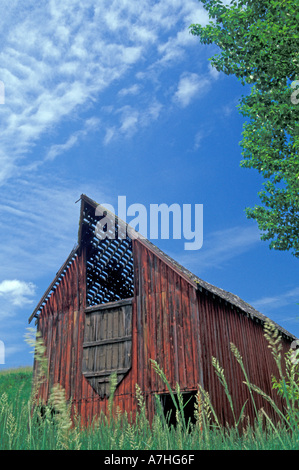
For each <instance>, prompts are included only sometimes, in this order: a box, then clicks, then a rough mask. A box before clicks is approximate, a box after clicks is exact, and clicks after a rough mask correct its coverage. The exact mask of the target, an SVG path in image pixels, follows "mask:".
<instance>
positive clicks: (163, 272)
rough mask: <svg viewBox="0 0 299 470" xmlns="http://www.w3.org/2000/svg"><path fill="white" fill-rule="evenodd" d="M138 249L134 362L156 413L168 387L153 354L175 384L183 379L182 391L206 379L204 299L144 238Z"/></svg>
mask: <svg viewBox="0 0 299 470" xmlns="http://www.w3.org/2000/svg"><path fill="white" fill-rule="evenodd" d="M133 254H134V263H135V301H136V330H137V331H136V336H135V338H138V341H136V345H135V346H136V352H135V354H134V356H133V367H134V374H136V379H137V382H138V384H139V386H140V387H141V389H142V390H143V391H144V393H145V395H146V398H147V403H148V409H149V417H151V416H152V413H153V410H154V408H153V406H154V400H153V396H154V394H155V393H161V392H167V387H166V385H165V384H164V383H163V382H162V381H161V379H160V378H159V377H158V375H157V374H156V372H155V371H154V370H153V367H152V365H151V362H150V359H154V360H155V361H157V363H158V364H159V366H160V367H161V368H162V369H163V371H164V373H165V375H166V377H167V380H168V381H169V383H170V384H171V386H172V388H173V389H174V388H175V386H176V383H179V385H180V388H181V390H182V391H189V390H190V391H191V390H196V389H197V384H198V383H199V382H201V380H202V378H201V374H202V367H201V351H200V336H199V323H198V322H199V319H198V303H197V297H196V290H195V288H194V287H193V286H192V285H191V284H190V283H189V282H188V281H187V280H185V279H184V278H183V277H182V276H181V275H180V274H179V273H178V272H176V270H174V269H173V268H172V267H170V266H168V265H167V264H166V263H165V262H164V261H163V260H161V259H160V258H159V256H157V255H156V254H154V253H153V252H151V251H150V250H149V249H147V248H146V247H145V246H144V245H143V244H142V243H140V242H139V241H134V244H133ZM135 371H136V372H135Z"/></svg>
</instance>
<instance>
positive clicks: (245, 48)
mask: <svg viewBox="0 0 299 470" xmlns="http://www.w3.org/2000/svg"><path fill="white" fill-rule="evenodd" d="M202 3H203V4H204V7H205V9H206V10H207V12H208V14H209V17H210V22H209V24H208V25H206V26H201V25H198V24H193V25H191V27H190V28H191V33H192V34H193V35H195V36H199V39H200V42H201V43H203V44H216V45H217V46H218V47H219V50H220V53H219V54H215V55H214V57H212V58H211V59H210V60H211V64H212V65H213V66H214V67H215V68H216V69H217V70H218V71H222V72H224V73H225V74H227V75H235V76H236V77H237V78H238V79H239V80H240V81H241V83H242V84H243V85H245V84H248V85H250V86H251V93H250V94H249V95H247V96H243V97H242V99H241V101H240V104H239V109H240V112H241V113H242V115H243V116H244V117H245V118H248V121H246V122H245V124H244V131H243V140H242V141H241V147H242V149H243V152H242V155H243V157H244V160H242V161H241V166H242V167H244V168H254V169H256V170H258V172H259V173H260V174H262V176H263V177H264V178H265V179H266V180H267V181H266V182H265V183H264V189H263V190H262V191H260V192H259V197H260V199H261V202H262V205H261V206H257V205H256V206H255V207H254V208H248V209H246V213H247V217H248V218H252V219H255V220H256V221H257V223H258V226H259V229H260V230H261V232H262V234H261V239H262V240H271V242H270V248H274V249H276V250H291V252H292V253H293V255H294V256H296V257H299V235H298V234H299V158H298V150H299V119H298V118H299V102H298V99H296V98H297V96H298V94H299V90H297V91H296V83H297V81H296V80H298V78H299V33H298V22H299V14H298V11H299V0H284V1H283V2H281V1H277V0H264V1H262V2H257V1H256V0H247V1H245V0H233V1H232V2H231V3H230V4H229V5H224V4H223V2H222V1H221V0H202ZM294 84H295V89H294ZM292 86H293V87H292ZM298 86H299V83H298V84H297V87H298ZM292 97H293V99H292ZM294 98H295V99H294Z"/></svg>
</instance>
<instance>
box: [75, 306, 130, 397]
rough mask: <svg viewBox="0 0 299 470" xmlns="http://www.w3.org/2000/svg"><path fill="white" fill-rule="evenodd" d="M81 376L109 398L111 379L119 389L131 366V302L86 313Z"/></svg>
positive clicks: (93, 309)
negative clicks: (113, 374) (113, 378)
mask: <svg viewBox="0 0 299 470" xmlns="http://www.w3.org/2000/svg"><path fill="white" fill-rule="evenodd" d="M85 314H86V315H85V328H84V343H83V363H82V368H83V370H82V372H83V375H84V377H85V378H86V379H87V380H88V382H89V383H90V385H91V386H92V387H93V388H94V390H95V391H96V392H97V393H98V394H99V395H100V397H101V398H103V397H104V396H106V397H109V394H110V376H111V374H112V373H116V376H117V385H118V384H119V383H120V381H121V380H122V379H123V377H124V376H125V374H126V373H127V372H128V371H129V370H130V368H131V365H132V357H131V354H132V299H126V300H119V301H117V302H109V303H106V304H101V305H96V306H92V307H88V308H87V309H86V310H85Z"/></svg>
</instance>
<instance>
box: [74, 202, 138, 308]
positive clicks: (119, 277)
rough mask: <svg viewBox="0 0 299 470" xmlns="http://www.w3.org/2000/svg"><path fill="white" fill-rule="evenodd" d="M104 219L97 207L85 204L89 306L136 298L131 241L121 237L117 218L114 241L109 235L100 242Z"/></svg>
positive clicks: (87, 302)
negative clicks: (97, 211) (99, 214)
mask: <svg viewBox="0 0 299 470" xmlns="http://www.w3.org/2000/svg"><path fill="white" fill-rule="evenodd" d="M104 216H105V215H104ZM104 216H102V217H104ZM102 217H101V216H98V215H96V210H95V208H94V207H91V206H89V205H88V204H85V206H84V210H83V221H82V222H83V224H82V242H83V244H84V245H85V246H86V304H87V306H93V305H98V304H104V303H107V302H115V301H117V300H123V299H127V298H130V297H133V295H134V271H133V252H132V240H131V239H130V237H129V236H128V235H127V236H126V237H124V235H123V234H122V235H121V234H120V230H121V229H120V228H119V224H118V221H117V218H116V219H115V233H114V234H113V235H114V238H109V236H108V235H109V234H106V237H105V238H104V237H103V238H102V239H101V238H99V234H98V233H97V223H98V221H100V220H101V218H102ZM105 230H107V228H105V226H104V227H103V232H105ZM119 234H120V236H119Z"/></svg>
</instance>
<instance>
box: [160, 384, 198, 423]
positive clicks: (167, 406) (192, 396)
mask: <svg viewBox="0 0 299 470" xmlns="http://www.w3.org/2000/svg"><path fill="white" fill-rule="evenodd" d="M196 393H197V392H196V391H192V392H185V393H182V397H183V406H184V419H185V423H186V426H187V425H188V423H189V422H191V423H193V424H194V423H195V422H196V419H195V416H194V410H195V403H196ZM174 397H175V399H176V402H177V405H178V406H179V404H178V399H177V396H176V393H174ZM160 400H161V404H162V408H163V412H164V416H165V418H166V421H167V423H168V424H169V426H171V425H173V426H176V424H177V420H176V407H175V404H174V402H173V399H172V397H171V395H170V393H163V394H161V395H160Z"/></svg>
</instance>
